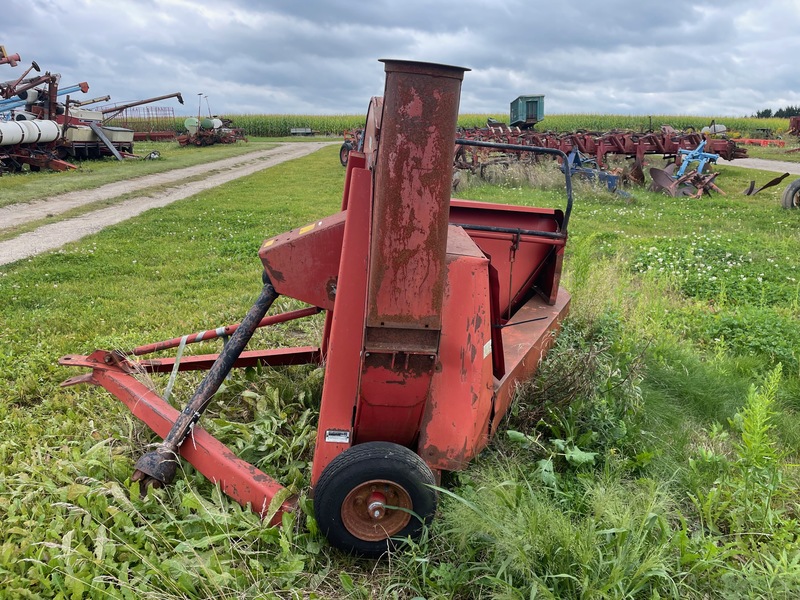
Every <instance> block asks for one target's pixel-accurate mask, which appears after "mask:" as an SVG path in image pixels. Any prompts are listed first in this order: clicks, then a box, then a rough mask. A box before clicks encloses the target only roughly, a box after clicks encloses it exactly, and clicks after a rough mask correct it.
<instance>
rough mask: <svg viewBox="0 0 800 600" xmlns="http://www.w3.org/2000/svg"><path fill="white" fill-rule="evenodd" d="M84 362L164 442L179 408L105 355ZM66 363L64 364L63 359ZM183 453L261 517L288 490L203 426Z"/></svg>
mask: <svg viewBox="0 0 800 600" xmlns="http://www.w3.org/2000/svg"><path fill="white" fill-rule="evenodd" d="M84 358H86V359H87V360H86V361H85V362H86V363H88V364H91V365H94V370H93V372H92V375H91V383H93V384H95V385H99V386H102V387H104V388H105V389H107V390H108V391H109V392H111V393H112V394H113V395H114V396H116V397H117V398H119V399H120V400H121V401H122V402H123V403H125V405H126V406H127V407H128V408H129V409H130V411H131V413H133V415H134V416H136V417H137V418H139V419H140V420H142V421H143V422H144V423H145V424H146V425H147V426H148V427H150V429H152V430H153V431H154V432H155V433H156V434H157V435H158V436H160V437H162V438H163V437H164V436H166V435H167V433H169V430H170V428H171V427H172V424H173V423H174V422H175V420H176V419H177V418H178V415H179V414H180V413H179V412H178V410H176V409H175V408H173V407H172V406H170V405H169V404H167V403H166V402H165V401H164V400H163V399H162V398H161V397H160V396H158V395H157V394H156V393H155V392H153V391H152V390H150V389H149V388H148V387H146V386H145V385H144V384H142V383H141V382H139V381H138V380H137V379H135V377H134V376H133V375H131V374H129V373H126V372H125V371H124V370H123V369H122V368H120V367H119V366H117V365H116V364H114V361H106V360H104V355H103V353H102V352H96V353H94V354H93V355H91V356H90V357H84ZM78 362H80V361H78V360H74V361H69V360H68V361H66V364H75V363H78ZM108 363H111V364H108ZM62 364H65V361H64V360H63V359H62ZM71 383H74V382H71ZM81 383H87V381H85V380H84V381H82V382H81ZM180 451H181V456H183V458H185V459H186V460H188V461H189V462H190V463H191V464H192V465H193V466H194V467H195V468H196V469H197V470H198V471H200V473H202V474H203V475H204V476H205V477H206V478H207V479H209V480H211V481H212V482H214V483H216V484H219V486H220V489H221V490H222V491H223V492H224V493H225V494H227V495H229V496H230V497H232V498H233V499H234V500H236V501H237V502H239V503H240V504H241V505H242V506H250V508H251V509H252V510H253V511H254V512H256V513H259V514H260V515H262V517H263V516H265V515H266V513H267V509H268V508H269V506H270V502H271V501H272V499H273V498H274V497H275V496H276V495H277V494H279V493H281V492H282V491H283V490H284V489H285V488H284V487H283V486H282V485H281V484H279V483H278V482H277V481H275V480H274V479H272V478H271V477H270V476H269V475H267V474H266V473H263V472H262V471H260V470H258V469H257V468H256V467H254V466H253V465H251V464H250V463H247V462H245V461H243V460H241V459H240V458H239V457H237V456H236V455H235V454H234V453H233V452H232V451H231V450H230V449H229V448H227V447H226V446H225V445H224V444H222V443H221V442H220V441H219V440H217V439H216V438H214V437H213V436H212V435H211V434H209V433H208V432H207V431H205V430H204V429H203V428H202V427H195V428H194V429H193V430H192V434H191V436H190V439H189V440H187V443H185V444H183V445H182V446H181V449H180ZM296 504H297V498H296V497H291V498H289V499H287V500H286V501H284V502H283V503H282V504H281V506H280V507H279V510H278V512H277V514H275V515H274V516H273V517H272V519H271V521H270V523H271V524H276V523H279V522H280V519H281V513H282V512H291V511H293V510H294V509H295V508H296Z"/></svg>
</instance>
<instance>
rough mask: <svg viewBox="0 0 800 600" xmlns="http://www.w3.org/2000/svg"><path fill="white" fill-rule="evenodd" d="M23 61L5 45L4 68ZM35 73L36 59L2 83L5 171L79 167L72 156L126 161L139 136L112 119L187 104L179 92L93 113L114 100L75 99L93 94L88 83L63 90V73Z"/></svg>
mask: <svg viewBox="0 0 800 600" xmlns="http://www.w3.org/2000/svg"><path fill="white" fill-rule="evenodd" d="M19 61H20V57H19V55H18V54H15V55H13V56H9V55H8V54H7V53H6V52H5V49H3V48H2V46H0V64H8V65H10V66H12V67H14V66H16V65H17V64H18V63H19ZM31 71H36V73H41V69H40V67H39V65H38V64H37V63H36V62H35V61H33V62H32V63H31V66H30V67H29V68H28V69H26V70H25V71H24V72H23V73H22V75H21V76H20V77H18V78H17V79H15V80H10V81H6V82H2V83H0V173H2V172H3V171H20V170H22V167H23V165H25V164H27V165H29V167H30V169H31V170H32V171H38V170H40V169H42V168H47V169H52V170H56V171H63V170H67V169H74V168H77V167H76V166H75V165H73V164H72V163H70V162H68V160H70V159H72V158H100V157H103V156H109V155H110V156H114V157H115V158H117V159H118V160H122V159H123V158H125V157H128V156H133V140H134V132H133V131H132V130H130V129H127V128H124V127H115V126H112V125H110V124H109V123H108V121H109V120H111V119H112V118H114V117H117V116H118V115H119V114H120V113H121V112H122V111H123V110H125V109H126V108H130V107H133V106H140V105H143V104H148V103H151V102H156V101H159V100H163V99H166V98H173V97H177V98H178V101H179V102H181V103H183V99H182V98H181V95H180V93H174V94H169V95H166V96H158V97H156V98H148V99H146V100H139V101H136V102H130V103H127V104H125V105H123V106H107V107H104V108H99V109H89V108H86V106H88V105H90V104H95V103H98V102H106V101H108V100H109V99H110V97H109V96H102V97H98V98H94V99H91V100H83V101H79V100H75V99H73V98H72V97H71V94H76V93H79V92H80V93H84V94H85V93H87V92H88V91H89V85H88V84H87V83H86V82H85V81H84V82H81V83H78V84H75V85H71V86H61V85H60V80H61V76H60V75H59V74H58V73H50V72H46V73H44V74H43V75H34V76H33V77H28V75H29V74H30V73H31ZM62 97H65V98H64V100H63V101H60V100H59V99H60V98H62Z"/></svg>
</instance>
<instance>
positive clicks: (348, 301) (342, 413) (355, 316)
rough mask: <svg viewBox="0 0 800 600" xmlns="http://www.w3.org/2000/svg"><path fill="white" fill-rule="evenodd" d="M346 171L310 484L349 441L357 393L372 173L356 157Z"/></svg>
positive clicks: (365, 291)
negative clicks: (343, 216) (346, 186)
mask: <svg viewBox="0 0 800 600" xmlns="http://www.w3.org/2000/svg"><path fill="white" fill-rule="evenodd" d="M352 156H353V155H352V154H351V158H352ZM347 170H348V172H349V173H348V177H349V178H350V187H349V197H348V199H347V201H346V204H347V211H346V212H347V221H346V223H345V227H344V231H343V240H342V248H341V256H342V260H341V262H340V266H339V273H338V281H339V289H338V291H337V294H336V302H335V303H334V310H333V316H332V318H331V322H330V337H329V338H328V339H327V341H326V342H325V345H326V347H327V364H326V367H325V386H324V387H323V389H322V402H321V404H320V409H319V423H318V425H317V443H316V446H315V448H314V461H313V463H312V470H311V484H312V485H314V484H316V482H317V480H318V479H319V476H320V475H321V474H322V470H323V469H324V468H325V467H327V466H328V464H329V463H330V461H332V460H333V459H334V458H336V456H338V455H339V454H340V453H341V452H344V451H345V450H347V448H349V447H350V445H351V444H352V439H353V411H354V408H355V406H356V402H357V400H358V394H359V373H360V370H361V352H362V348H363V336H364V333H363V332H364V310H365V298H366V294H367V260H368V256H369V235H370V216H371V214H372V210H371V205H370V200H371V198H372V173H371V171H369V170H367V169H364V168H360V167H356V161H353V160H350V161H348V164H347Z"/></svg>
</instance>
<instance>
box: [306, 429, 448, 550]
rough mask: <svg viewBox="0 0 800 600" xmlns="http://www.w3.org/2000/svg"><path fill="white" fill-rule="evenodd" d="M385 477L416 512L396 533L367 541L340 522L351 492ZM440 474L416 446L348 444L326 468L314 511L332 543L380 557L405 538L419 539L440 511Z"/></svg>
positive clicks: (317, 486)
mask: <svg viewBox="0 0 800 600" xmlns="http://www.w3.org/2000/svg"><path fill="white" fill-rule="evenodd" d="M373 479H385V480H388V481H392V482H394V483H397V484H398V485H401V486H402V487H403V488H404V489H405V490H406V492H408V494H409V496H410V497H411V506H412V510H413V512H414V513H415V514H416V515H418V516H419V519H418V518H417V517H415V516H414V515H412V516H411V520H410V521H409V522H408V524H407V525H406V526H405V527H404V528H403V529H402V530H400V531H399V532H398V533H397V534H396V535H395V536H394V538H393V539H385V540H381V541H377V542H375V541H367V540H362V539H361V538H358V537H356V536H354V535H353V534H352V533H350V531H348V529H347V528H346V527H345V525H344V523H343V522H342V514H341V512H342V511H341V509H342V504H343V502H344V500H345V498H346V497H347V495H348V494H349V493H350V492H351V491H352V490H353V489H355V488H356V487H357V486H359V485H361V484H362V483H364V482H366V481H370V480H373ZM435 484H436V479H435V478H434V476H433V472H432V471H431V469H430V467H428V465H427V464H425V462H424V461H423V460H422V459H421V458H420V457H419V456H418V455H417V454H415V453H414V452H412V451H411V450H409V449H408V448H406V447H404V446H400V445H398V444H393V443H390V442H367V443H364V444H359V445H357V446H353V447H351V448H348V449H347V450H345V451H344V452H342V453H341V454H340V455H339V456H337V457H336V458H334V459H333V460H332V461H331V463H330V464H329V465H328V466H327V467H326V468H325V470H324V471H323V472H322V475H321V476H320V478H319V481H318V482H317V485H316V487H315V488H314V516H315V517H316V520H317V524H318V526H319V528H320V530H321V531H322V533H323V534H325V537H326V538H328V541H329V542H330V544H331V545H332V546H334V547H336V548H339V549H340V550H344V551H345V552H348V553H350V554H356V555H359V556H366V557H373V558H375V557H378V556H381V555H382V554H384V553H385V552H386V551H387V550H389V549H391V548H393V547H395V545H396V543H397V542H401V541H402V540H403V539H405V538H409V537H410V538H411V539H414V540H416V539H419V537H420V535H421V534H422V528H423V524H428V523H430V521H431V519H432V518H433V514H434V512H436V500H437V494H436V490H435V489H433V487H431V486H434V485H435Z"/></svg>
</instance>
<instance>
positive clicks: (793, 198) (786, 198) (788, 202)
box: [781, 179, 800, 208]
mask: <svg viewBox="0 0 800 600" xmlns="http://www.w3.org/2000/svg"><path fill="white" fill-rule="evenodd" d="M781 204H782V205H783V208H800V179H795V180H794V181H793V182H792V183H790V184H789V185H787V186H786V189H785V190H783V196H781Z"/></svg>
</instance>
